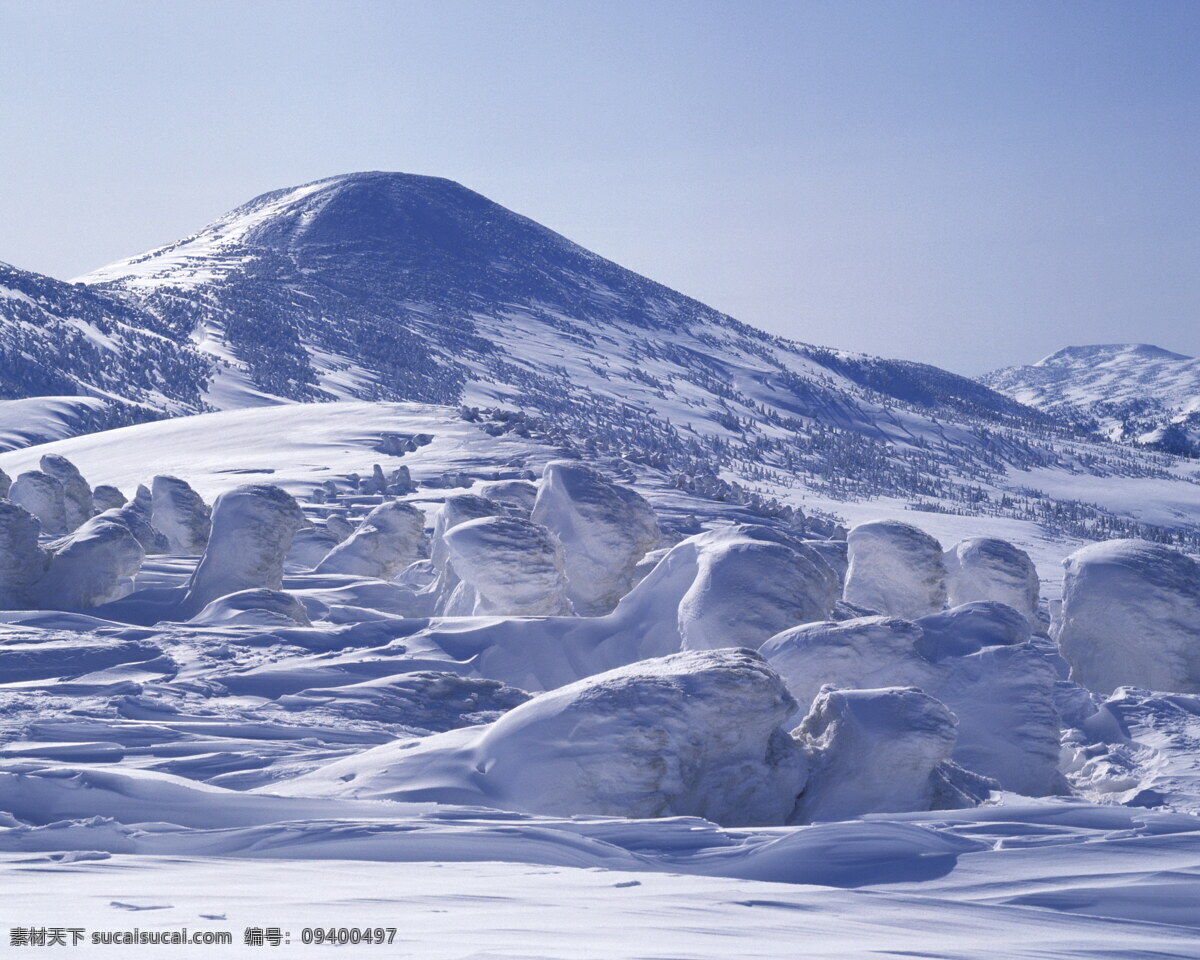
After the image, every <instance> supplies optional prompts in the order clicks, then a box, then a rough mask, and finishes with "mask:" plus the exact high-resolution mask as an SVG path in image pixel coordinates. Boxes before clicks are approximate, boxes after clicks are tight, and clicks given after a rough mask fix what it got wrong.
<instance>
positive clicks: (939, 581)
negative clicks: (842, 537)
mask: <svg viewBox="0 0 1200 960" xmlns="http://www.w3.org/2000/svg"><path fill="white" fill-rule="evenodd" d="M846 542H847V544H848V550H849V556H850V565H849V568H848V569H847V571H846V588H845V591H844V594H843V597H844V599H845V600H847V601H848V602H850V603H852V604H854V605H855V606H859V607H865V608H867V609H868V610H874V611H875V612H876V613H880V614H883V615H885V616H890V617H904V618H905V619H908V620H915V619H917V618H918V617H923V616H925V615H926V614H928V613H936V612H937V611H938V610H941V609H942V607H944V606H945V605H946V567H945V565H944V563H943V561H942V545H941V544H940V543H938V542H937V540H935V539H934V538H933V537H931V536H930V535H929V534H927V533H926V532H925V531H923V530H920V529H918V528H917V527H914V526H912V525H911V524H908V523H901V522H900V521H898V520H874V521H871V522H870V523H860V524H859V525H858V526H856V527H854V528H852V529H851V530H850V532H849V533H848V534H847V535H846Z"/></svg>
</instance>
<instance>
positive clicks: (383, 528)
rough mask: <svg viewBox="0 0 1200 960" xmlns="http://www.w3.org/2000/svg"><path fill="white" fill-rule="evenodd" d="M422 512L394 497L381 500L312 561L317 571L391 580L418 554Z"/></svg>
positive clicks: (422, 521) (423, 525)
mask: <svg viewBox="0 0 1200 960" xmlns="http://www.w3.org/2000/svg"><path fill="white" fill-rule="evenodd" d="M424 530H425V515H424V514H423V513H421V511H420V510H418V509H417V508H416V507H413V506H410V505H409V504H407V503H402V502H400V501H398V500H393V501H389V502H387V503H381V504H380V505H379V506H377V507H376V508H375V509H374V510H372V511H371V512H370V513H369V514H367V516H366V517H365V518H364V519H363V521H362V523H361V524H360V525H359V526H358V528H357V529H356V530H355V531H354V532H353V533H352V534H351V535H350V536H349V537H347V538H346V539H345V540H343V541H342V542H341V543H338V544H337V545H336V546H334V547H333V549H331V550H330V551H329V553H328V554H327V555H326V556H325V557H324V558H323V559H322V560H321V561H320V562H319V563H318V564H317V565H316V567H315V571H316V572H317V573H346V574H352V575H355V576H360V577H377V578H379V579H380V580H391V579H392V578H393V577H394V576H395V575H396V574H397V573H399V572H400V571H401V570H403V569H404V568H405V567H406V566H408V565H409V564H410V563H412V562H413V561H415V560H416V559H417V558H418V550H419V548H420V544H421V536H422V534H423V532H424Z"/></svg>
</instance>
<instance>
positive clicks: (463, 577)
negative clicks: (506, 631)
mask: <svg viewBox="0 0 1200 960" xmlns="http://www.w3.org/2000/svg"><path fill="white" fill-rule="evenodd" d="M443 542H444V543H445V545H446V549H447V551H448V554H449V560H450V565H451V566H452V567H453V568H454V572H455V574H456V575H457V576H458V581H459V582H458V584H457V586H455V588H454V593H453V595H452V596H451V598H450V599H449V601H448V602H447V603H446V606H445V609H444V611H443V612H444V613H445V614H446V615H448V616H473V615H474V616H483V615H488V616H516V617H520V616H568V615H570V614H571V613H572V612H573V610H572V607H571V601H570V600H569V599H567V578H566V572H565V566H564V560H563V551H562V547H561V546H560V545H559V542H558V539H557V538H556V537H555V536H554V534H552V533H551V532H550V531H549V530H547V529H546V528H545V527H543V526H540V525H539V524H536V523H532V522H530V521H529V520H523V519H521V518H520V517H480V518H479V519H478V520H468V521H467V522H466V523H460V524H458V525H457V526H455V527H453V528H451V529H450V530H449V531H447V532H446V534H445V535H444V537H443Z"/></svg>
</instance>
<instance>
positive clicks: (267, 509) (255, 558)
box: [184, 483, 304, 611]
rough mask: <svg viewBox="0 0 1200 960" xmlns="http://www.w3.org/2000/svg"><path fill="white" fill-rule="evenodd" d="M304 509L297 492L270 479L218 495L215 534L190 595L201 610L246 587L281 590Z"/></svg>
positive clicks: (189, 604) (189, 605) (190, 606)
mask: <svg viewBox="0 0 1200 960" xmlns="http://www.w3.org/2000/svg"><path fill="white" fill-rule="evenodd" d="M303 523H304V514H303V512H302V511H301V510H300V507H299V505H298V504H297V503H296V501H295V500H293V499H292V497H291V495H290V494H288V493H286V492H285V491H283V490H280V489H279V487H276V486H273V485H271V484H269V483H258V484H247V485H245V486H241V487H236V488H234V489H233V490H229V491H226V492H225V493H223V494H221V495H220V496H219V497H217V500H216V503H214V504H213V511H212V534H211V536H210V537H209V539H208V544H207V546H206V547H205V549H204V556H202V557H201V558H200V562H199V564H197V566H196V572H195V574H194V575H193V577H192V582H191V583H190V584H189V585H188V592H187V597H186V598H185V599H184V608H185V609H186V610H193V611H199V610H201V609H202V608H204V607H205V606H206V605H208V604H210V603H212V602H213V601H214V600H216V599H218V598H220V597H224V596H226V595H228V594H231V593H237V592H239V591H242V590H257V589H267V590H278V589H279V587H280V585H281V584H282V582H283V561H284V557H286V556H287V552H288V548H289V547H291V545H292V537H293V536H295V533H296V531H297V530H298V529H299V528H300V526H301V525H302V524H303Z"/></svg>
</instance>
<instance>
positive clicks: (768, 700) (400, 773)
mask: <svg viewBox="0 0 1200 960" xmlns="http://www.w3.org/2000/svg"><path fill="white" fill-rule="evenodd" d="M795 706H796V704H795V701H794V700H793V699H792V698H791V696H790V695H789V694H788V692H787V690H786V689H785V688H784V686H783V684H782V683H781V682H780V680H779V678H778V677H777V676H776V675H775V674H774V673H773V672H772V671H771V669H770V668H769V667H768V666H767V664H766V663H765V662H764V661H763V660H762V658H761V657H759V656H758V655H757V654H755V653H753V652H751V651H749V650H715V651H704V652H692V653H681V654H676V655H674V656H670V657H663V658H661V659H655V660H646V661H642V662H639V663H635V664H631V665H629V666H625V667H621V668H619V669H617V670H612V671H610V672H608V673H603V674H600V675H598V676H594V677H588V678H587V679H585V680H581V681H579V682H578V683H574V684H571V685H569V686H566V687H561V688H559V689H557V690H554V691H551V692H550V693H546V694H543V695H542V696H539V697H535V698H534V699H533V700H530V701H529V702H527V703H525V704H522V705H521V706H518V707H516V708H515V709H513V710H511V711H509V712H508V713H506V714H504V716H502V717H501V718H500V719H499V720H497V721H496V722H495V723H492V724H489V725H487V726H485V727H471V728H467V729H465V730H456V731H451V732H449V733H443V734H438V735H436V736H432V737H426V738H423V739H419V740H407V741H398V742H395V743H388V744H384V745H382V746H379V747H375V748H372V749H370V750H367V751H364V752H362V753H359V754H356V755H355V756H352V757H348V758H346V759H343V760H338V761H335V762H334V763H331V764H329V765H327V766H324V767H321V768H319V769H317V770H316V771H314V772H312V773H309V774H306V775H304V776H301V777H297V778H295V779H293V780H291V781H287V782H283V783H275V784H272V785H271V787H270V790H271V792H273V793H286V794H292V795H301V796H342V797H357V798H374V799H393V800H433V801H437V802H441V803H467V804H485V805H488V806H493V807H500V808H501V809H507V810H521V811H528V812H538V813H548V814H554V815H562V816H569V815H572V814H585V813H590V814H604V815H611V816H623V817H669V816H699V817H706V818H708V819H709V820H713V821H715V822H717V823H723V824H729V825H753V824H782V823H785V822H787V821H788V819H789V818H790V817H791V815H792V810H793V807H794V806H795V803H796V797H797V796H798V795H799V794H800V791H801V790H802V789H803V787H804V784H805V780H806V777H807V768H806V763H805V760H804V757H803V754H802V752H801V750H800V747H799V745H798V744H797V743H796V742H795V741H794V740H793V739H792V738H791V737H789V736H788V735H787V734H786V733H785V732H784V731H783V730H782V729H781V728H780V724H781V723H782V722H783V721H784V720H785V719H786V718H787V717H788V716H789V715H790V714H791V713H792V712H793V711H794V710H795Z"/></svg>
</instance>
